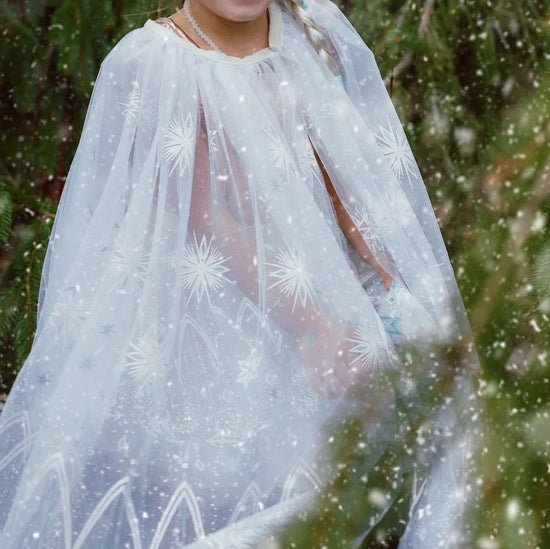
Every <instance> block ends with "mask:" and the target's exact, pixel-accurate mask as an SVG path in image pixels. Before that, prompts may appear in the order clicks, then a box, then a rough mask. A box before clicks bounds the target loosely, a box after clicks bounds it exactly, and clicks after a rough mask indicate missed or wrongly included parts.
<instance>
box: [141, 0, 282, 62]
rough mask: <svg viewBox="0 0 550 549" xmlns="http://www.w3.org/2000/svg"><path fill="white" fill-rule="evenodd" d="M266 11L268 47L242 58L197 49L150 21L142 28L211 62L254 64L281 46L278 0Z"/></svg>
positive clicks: (164, 27)
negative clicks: (170, 39)
mask: <svg viewBox="0 0 550 549" xmlns="http://www.w3.org/2000/svg"><path fill="white" fill-rule="evenodd" d="M267 9H268V11H269V32H268V42H269V46H268V47H266V48H262V49H260V50H258V51H255V52H254V53H252V54H250V55H245V56H244V57H237V56H235V55H227V54H226V53H223V52H220V51H217V50H206V49H203V48H199V47H198V46H196V45H195V44H193V43H192V42H191V41H190V40H189V39H188V38H186V37H184V36H182V35H181V34H180V33H178V34H176V33H175V32H174V31H173V30H171V29H169V28H167V27H166V26H164V25H163V24H161V23H157V22H156V21H154V20H152V19H147V21H146V22H145V25H144V26H146V27H147V26H150V27H153V28H156V29H158V30H159V31H160V32H163V33H165V35H168V36H170V37H171V38H172V39H173V40H177V41H178V42H179V43H180V44H181V45H182V46H183V47H185V48H187V49H189V50H191V51H193V52H194V53H195V54H196V55H200V56H203V57H206V58H207V59H211V60H213V61H220V62H221V63H232V64H246V63H254V62H256V61H260V60H262V59H266V58H267V57H271V56H272V55H274V54H275V53H277V52H278V51H279V50H280V49H281V46H282V41H283V17H282V9H281V6H280V5H279V3H278V0H272V1H271V2H270V4H268V6H267ZM161 19H162V18H161ZM172 24H174V23H172ZM174 26H175V24H174ZM180 32H181V31H180Z"/></svg>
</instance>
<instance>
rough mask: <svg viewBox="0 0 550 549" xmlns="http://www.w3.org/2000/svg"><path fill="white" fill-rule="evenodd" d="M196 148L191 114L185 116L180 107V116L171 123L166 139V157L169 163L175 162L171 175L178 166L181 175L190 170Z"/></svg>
mask: <svg viewBox="0 0 550 549" xmlns="http://www.w3.org/2000/svg"><path fill="white" fill-rule="evenodd" d="M194 147H195V126H194V124H193V120H192V118H191V113H187V116H184V114H183V110H182V109H181V107H180V111H179V115H178V117H177V118H175V119H174V120H172V121H171V122H170V125H169V126H168V131H167V132H166V137H165V145H164V155H165V157H166V159H167V160H168V161H169V162H174V166H173V167H172V169H171V170H170V174H171V173H172V171H173V170H174V168H175V167H176V166H178V165H179V166H180V172H179V175H182V174H183V172H184V171H185V170H186V169H188V168H189V166H190V164H191V156H192V154H193V151H194Z"/></svg>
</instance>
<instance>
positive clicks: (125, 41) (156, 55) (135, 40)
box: [101, 19, 168, 68]
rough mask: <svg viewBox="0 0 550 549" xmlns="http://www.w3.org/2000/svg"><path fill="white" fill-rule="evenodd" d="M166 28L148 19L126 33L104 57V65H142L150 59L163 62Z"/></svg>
mask: <svg viewBox="0 0 550 549" xmlns="http://www.w3.org/2000/svg"><path fill="white" fill-rule="evenodd" d="M166 30H167V29H166V28H165V27H163V26H162V25H159V23H157V22H155V21H153V20H151V19H148V20H147V21H146V22H145V23H144V24H143V25H142V26H141V27H136V28H134V29H132V30H130V31H128V32H127V33H126V34H124V35H123V36H122V37H121V38H120V39H119V40H118V42H116V43H115V45H114V46H113V47H112V48H111V50H110V51H109V52H108V53H107V55H106V56H105V57H104V58H103V61H102V63H101V66H102V67H105V66H110V67H114V68H117V67H122V66H132V65H134V66H135V65H140V64H143V63H146V62H148V61H153V62H155V63H160V62H162V59H163V57H164V56H163V55H162V53H163V51H164V50H166V49H167V48H166V45H167V43H168V40H167V37H166V35H165V34H164V33H165V32H166Z"/></svg>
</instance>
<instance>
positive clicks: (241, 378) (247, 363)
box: [237, 347, 262, 388]
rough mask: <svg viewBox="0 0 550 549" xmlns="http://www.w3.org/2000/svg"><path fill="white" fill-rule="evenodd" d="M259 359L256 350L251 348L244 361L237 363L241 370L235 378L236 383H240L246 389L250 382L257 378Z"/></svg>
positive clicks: (259, 355)
mask: <svg viewBox="0 0 550 549" xmlns="http://www.w3.org/2000/svg"><path fill="white" fill-rule="evenodd" d="M261 358H262V355H261V354H260V352H259V351H258V349H256V348H255V347H253V348H252V349H251V350H250V354H249V355H248V357H247V358H246V359H245V360H238V361H237V362H238V364H239V367H240V369H241V370H240V372H239V375H238V377H237V382H238V383H242V384H243V385H244V386H245V387H247V388H248V385H249V384H250V382H251V381H252V380H253V379H256V378H257V377H258V366H259V365H260V363H261Z"/></svg>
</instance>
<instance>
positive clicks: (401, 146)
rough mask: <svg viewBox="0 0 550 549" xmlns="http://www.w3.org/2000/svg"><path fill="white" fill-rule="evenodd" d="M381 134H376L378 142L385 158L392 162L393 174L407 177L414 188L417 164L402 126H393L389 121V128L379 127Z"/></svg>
mask: <svg viewBox="0 0 550 549" xmlns="http://www.w3.org/2000/svg"><path fill="white" fill-rule="evenodd" d="M378 128H379V129H380V133H379V134H375V138H376V141H377V142H378V145H380V148H381V149H382V151H383V153H384V156H385V157H386V158H387V159H388V160H389V161H390V166H391V169H392V170H393V173H394V174H395V175H396V176H397V177H398V178H399V179H402V178H403V177H404V176H405V175H406V176H407V179H408V180H409V183H410V185H411V187H412V181H411V176H412V177H413V178H416V170H415V168H416V162H415V159H414V156H413V153H412V151H411V148H410V147H409V144H408V142H407V136H406V135H405V131H404V130H403V127H402V126H401V125H400V124H397V125H396V126H393V127H392V125H391V123H390V121H389V120H388V126H387V127H386V128H385V127H383V126H378Z"/></svg>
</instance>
